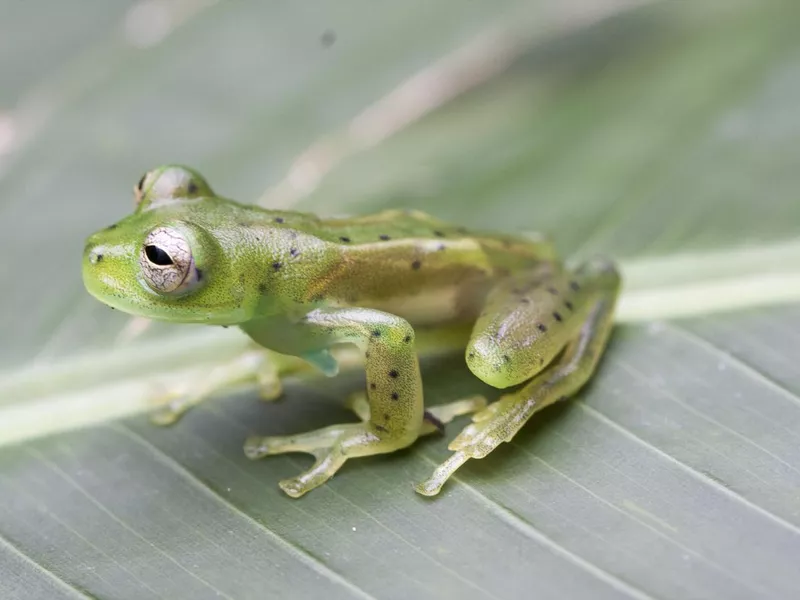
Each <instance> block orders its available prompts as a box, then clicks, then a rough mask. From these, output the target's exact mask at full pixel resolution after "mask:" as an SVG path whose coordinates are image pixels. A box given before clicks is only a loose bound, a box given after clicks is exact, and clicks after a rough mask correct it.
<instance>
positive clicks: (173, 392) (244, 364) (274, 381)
mask: <svg viewBox="0 0 800 600" xmlns="http://www.w3.org/2000/svg"><path fill="white" fill-rule="evenodd" d="M306 367H307V365H305V364H304V363H303V361H301V360H300V359H297V358H295V357H290V356H281V355H278V354H276V353H274V352H271V351H269V350H266V349H264V348H252V349H248V350H246V351H245V352H243V353H242V354H240V355H238V356H236V357H234V358H233V359H231V360H229V361H227V362H224V363H220V364H218V365H215V366H213V367H211V368H210V369H209V370H208V371H207V372H205V373H204V374H203V376H202V378H200V379H197V380H195V381H192V382H189V384H188V385H186V386H182V387H181V388H175V389H170V390H167V391H166V393H164V394H162V395H161V397H160V398H159V400H160V401H164V400H166V401H167V404H166V406H164V407H163V408H162V409H160V410H158V411H156V412H155V413H154V414H153V415H152V417H151V418H150V420H151V421H152V422H153V423H155V424H156V425H162V426H166V425H173V424H175V423H177V422H178V421H179V420H180V419H181V417H183V415H184V414H186V412H188V411H189V409H191V408H192V407H194V406H197V405H198V404H200V403H201V402H203V401H204V400H206V399H207V398H209V397H210V396H212V395H214V394H215V393H217V392H220V391H223V390H226V389H228V388H230V387H231V386H235V385H239V384H246V383H255V384H256V386H257V387H258V391H259V395H260V396H261V398H262V399H263V400H267V401H270V400H276V399H277V398H279V397H280V396H281V395H282V393H283V387H282V384H281V377H285V376H287V375H291V374H293V373H296V372H299V371H301V370H303V369H304V368H306Z"/></svg>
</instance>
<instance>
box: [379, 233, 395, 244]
mask: <svg viewBox="0 0 800 600" xmlns="http://www.w3.org/2000/svg"><path fill="white" fill-rule="evenodd" d="M378 237H379V238H380V239H382V240H383V241H384V242H386V241H388V240H390V239H392V238H390V237H389V236H388V235H386V234H385V233H383V234H381V235H379V236H378Z"/></svg>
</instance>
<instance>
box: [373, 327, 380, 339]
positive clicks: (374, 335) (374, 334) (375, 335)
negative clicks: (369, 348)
mask: <svg viewBox="0 0 800 600" xmlns="http://www.w3.org/2000/svg"><path fill="white" fill-rule="evenodd" d="M372 337H381V332H380V330H378V329H375V330H374V331H373V332H372Z"/></svg>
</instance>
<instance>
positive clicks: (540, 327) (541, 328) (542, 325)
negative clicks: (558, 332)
mask: <svg viewBox="0 0 800 600" xmlns="http://www.w3.org/2000/svg"><path fill="white" fill-rule="evenodd" d="M536 329H538V330H539V331H541V332H542V333H544V332H545V331H547V326H545V324H544V323H539V324H538V325H537V326H536Z"/></svg>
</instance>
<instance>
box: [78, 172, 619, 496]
mask: <svg viewBox="0 0 800 600" xmlns="http://www.w3.org/2000/svg"><path fill="white" fill-rule="evenodd" d="M134 196H135V204H136V208H135V211H134V212H133V214H131V215H129V216H127V217H125V218H124V219H122V220H121V221H119V222H118V223H116V224H114V225H111V226H110V227H107V228H105V229H103V230H101V231H98V232H97V233H95V234H93V235H92V236H91V237H89V238H88V240H87V242H86V247H85V250H84V254H83V281H84V284H85V286H86V289H87V290H88V291H89V293H91V294H92V295H93V296H94V297H95V298H97V299H98V300H100V301H101V302H103V303H105V304H107V305H109V306H111V307H113V308H116V309H119V310H122V311H125V312H127V313H130V314H133V315H138V316H142V317H146V318H149V319H155V320H163V321H172V322H180V323H205V324H208V325H215V326H236V327H238V328H239V329H241V331H243V332H244V333H245V334H246V335H247V336H249V338H250V339H251V340H252V343H253V348H254V349H255V350H252V351H250V350H249V351H248V353H247V354H246V355H243V356H242V357H240V358H238V359H237V360H235V361H233V362H232V363H231V364H230V365H226V366H224V367H223V368H221V369H218V370H217V371H215V373H214V375H213V377H212V376H209V381H208V382H205V383H204V384H202V385H200V386H199V387H198V388H197V389H198V390H200V391H199V392H196V393H193V394H190V395H188V396H187V397H185V398H184V399H183V400H176V401H175V402H173V403H172V404H171V405H170V408H169V409H168V410H167V412H166V413H165V414H162V415H161V418H160V422H162V423H169V422H174V421H175V420H176V419H177V418H178V417H179V416H180V415H181V414H182V413H183V412H184V411H185V410H186V409H187V408H188V407H189V406H191V405H193V404H196V403H197V402H199V401H200V400H201V399H202V398H203V397H205V396H207V395H209V394H210V393H211V392H213V391H214V390H217V389H220V388H223V387H224V386H226V385H229V384H230V383H231V382H234V381H242V380H250V379H252V380H253V381H255V382H257V383H258V385H259V387H260V389H261V390H262V393H263V395H264V396H265V397H266V398H268V399H269V398H274V397H277V396H279V395H280V393H281V385H280V378H281V376H285V374H286V373H287V372H289V371H293V370H295V369H298V368H300V367H299V366H298V365H300V364H301V365H311V366H312V367H311V368H314V367H316V368H317V369H319V370H320V371H321V372H322V373H324V374H326V375H328V376H333V375H336V373H337V372H338V368H339V363H338V361H337V354H336V349H337V348H341V347H342V346H343V345H350V346H351V347H353V346H354V347H355V348H357V349H359V350H360V352H361V353H362V354H363V364H364V368H365V370H366V389H365V390H364V391H363V393H361V394H360V395H357V396H356V397H355V398H354V399H352V401H351V407H352V408H353V409H354V410H355V412H356V413H357V414H358V415H359V416H360V417H361V421H360V422H356V423H345V424H341V425H331V426H329V427H325V428H322V429H317V430H314V431H309V432H305V433H290V434H289V435H285V436H269V437H260V436H253V437H251V438H249V439H248V440H247V441H246V442H245V453H246V455H247V456H248V457H250V458H254V459H255V458H261V457H264V456H267V455H274V454H282V453H286V452H305V453H309V454H311V455H313V456H314V458H315V459H316V460H315V462H314V464H313V466H312V467H311V468H310V469H308V470H307V471H305V472H303V473H301V474H299V475H297V476H296V477H293V478H291V479H287V480H284V481H281V482H280V486H281V488H282V489H283V490H284V491H285V492H286V493H287V494H288V495H289V496H292V497H295V498H296V497H300V496H302V495H303V494H305V493H306V492H308V491H310V490H312V489H314V488H316V487H318V486H320V485H322V484H324V483H325V482H326V481H327V480H328V479H330V478H331V477H332V476H333V475H334V474H335V473H336V472H337V471H338V470H339V469H340V468H341V467H342V465H344V463H345V462H346V461H347V460H348V459H352V458H357V457H361V456H371V455H376V454H384V453H389V452H394V451H396V450H399V449H401V448H406V447H408V446H410V445H411V444H413V443H414V442H415V441H416V440H417V439H418V438H419V437H420V436H422V435H426V434H428V433H432V432H435V431H439V430H441V429H442V428H443V426H444V424H445V423H447V422H449V421H450V420H452V419H453V418H454V417H455V416H457V415H461V414H467V413H470V414H472V423H470V424H469V425H468V426H466V427H465V428H464V429H463V431H461V433H460V434H459V435H458V436H456V437H455V439H453V441H452V442H451V443H450V445H449V449H450V450H451V451H452V454H451V456H450V457H449V458H448V459H447V460H446V461H445V462H444V463H442V464H441V465H440V466H438V467H437V468H436V469H435V470H434V471H433V473H432V474H431V476H430V477H429V478H428V479H427V480H426V481H423V482H421V483H419V484H418V485H416V486H415V489H416V491H417V492H419V493H420V494H424V495H427V496H432V495H435V494H437V493H439V491H440V490H441V488H442V486H443V485H444V483H445V482H446V480H447V479H448V478H449V477H450V476H451V475H453V473H454V472H455V471H456V469H458V468H459V467H460V466H461V465H463V464H464V463H465V462H466V461H467V460H469V459H479V458H483V457H485V456H486V455H487V454H489V453H490V452H491V451H492V450H494V449H495V448H496V447H497V446H498V445H499V444H501V443H502V442H508V441H510V440H511V439H512V438H513V437H514V436H515V435H516V433H517V432H518V431H519V430H520V429H521V428H522V427H523V425H524V424H525V423H526V422H527V421H528V419H530V417H531V415H533V414H534V413H535V412H536V411H538V410H541V409H542V408H544V407H546V406H548V405H550V404H553V403H554V402H556V401H558V400H562V399H565V398H567V397H569V396H571V395H573V394H575V392H577V391H578V390H579V389H580V388H581V387H582V386H583V385H584V384H585V383H586V382H587V381H588V380H589V379H590V378H591V376H592V374H593V373H594V372H595V370H596V368H597V365H598V362H599V360H600V358H601V355H602V354H603V351H604V349H605V347H606V345H607V341H608V338H609V335H610V333H611V329H612V323H613V317H614V308H615V304H616V301H617V297H618V295H619V290H620V285H621V279H620V275H619V273H618V270H617V268H616V267H615V265H614V264H613V263H612V262H611V261H609V260H607V259H604V258H593V259H590V260H588V261H586V262H584V263H582V264H580V265H577V266H575V267H574V268H567V267H566V266H565V265H564V264H562V262H561V261H560V260H559V259H558V257H557V256H556V253H555V251H554V249H553V247H552V246H551V244H550V243H548V241H547V240H546V239H544V238H536V237H533V238H532V237H523V236H521V235H519V236H517V235H506V234H502V233H493V232H485V231H474V230H467V229H465V228H463V227H459V226H456V225H453V224H449V223H447V222H444V221H441V220H438V219H436V218H434V217H432V216H430V215H428V214H426V213H423V212H420V211H416V210H386V211H383V212H379V213H377V214H371V215H364V216H357V217H352V218H320V217H318V216H316V215H314V214H308V213H303V212H293V211H280V210H268V209H266V208H263V207H260V206H256V205H248V204H241V203H238V202H235V201H233V200H229V199H227V198H224V197H221V196H219V195H217V194H216V193H215V192H214V191H213V190H212V188H211V187H210V186H209V184H208V183H207V182H206V180H205V179H204V178H203V177H202V176H201V175H200V174H198V173H197V172H196V171H194V170H192V169H190V168H188V167H185V166H181V165H166V166H161V167H158V168H156V169H153V170H151V171H149V172H148V173H146V174H145V175H144V176H143V177H142V178H141V180H140V181H139V183H138V185H137V186H136V187H135V191H134ZM423 333H424V335H423ZM423 337H424V338H425V339H427V340H429V342H428V343H430V340H433V344H434V345H435V344H436V343H438V344H439V345H442V344H445V345H447V346H448V347H449V348H450V349H452V350H457V351H461V352H463V356H464V360H465V361H466V365H467V367H468V368H469V370H470V371H471V372H472V373H473V374H474V375H475V376H476V377H477V378H478V379H480V380H481V381H483V382H485V383H486V384H488V385H490V386H492V387H494V388H497V389H502V390H506V391H505V393H504V394H503V395H501V396H500V398H499V399H498V400H496V401H494V402H493V403H491V404H488V405H487V404H486V402H485V400H484V399H483V398H481V397H476V398H467V399H464V400H460V401H458V402H453V403H450V404H445V405H441V406H435V407H428V408H427V410H426V407H425V405H424V402H423V385H422V379H421V377H420V368H419V355H420V354H421V353H424V351H425V348H426V346H425V343H423ZM276 353H277V354H276ZM274 356H281V357H287V359H286V360H284V361H275V360H271V359H270V357H274Z"/></svg>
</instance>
